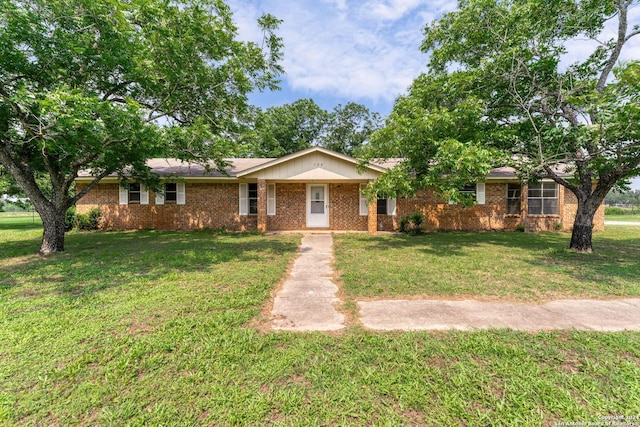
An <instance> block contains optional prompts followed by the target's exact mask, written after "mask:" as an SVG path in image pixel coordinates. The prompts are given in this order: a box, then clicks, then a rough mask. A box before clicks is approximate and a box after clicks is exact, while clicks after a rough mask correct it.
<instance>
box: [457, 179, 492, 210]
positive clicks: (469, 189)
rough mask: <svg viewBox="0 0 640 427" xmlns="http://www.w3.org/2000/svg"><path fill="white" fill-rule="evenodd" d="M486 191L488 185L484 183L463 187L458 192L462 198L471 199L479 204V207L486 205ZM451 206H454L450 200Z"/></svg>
mask: <svg viewBox="0 0 640 427" xmlns="http://www.w3.org/2000/svg"><path fill="white" fill-rule="evenodd" d="M485 190H486V185H485V183H484V182H478V183H477V184H467V185H465V186H464V187H462V188H461V189H460V190H458V192H460V195H461V196H462V197H471V200H473V201H474V202H477V203H478V204H479V205H484V203H485ZM449 204H450V205H453V204H454V202H453V200H449Z"/></svg>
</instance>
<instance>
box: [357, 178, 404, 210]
mask: <svg viewBox="0 0 640 427" xmlns="http://www.w3.org/2000/svg"><path fill="white" fill-rule="evenodd" d="M365 188H367V184H360V215H362V216H366V215H369V201H368V200H367V198H366V197H365V196H364V194H362V191H363V190H364V189H365ZM376 214H378V215H395V214H396V199H387V198H379V199H378V200H377V202H376Z"/></svg>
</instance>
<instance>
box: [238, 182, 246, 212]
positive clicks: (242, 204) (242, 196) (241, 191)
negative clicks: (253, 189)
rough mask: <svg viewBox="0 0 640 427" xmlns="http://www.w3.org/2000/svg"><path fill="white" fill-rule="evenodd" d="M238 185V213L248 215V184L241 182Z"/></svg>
mask: <svg viewBox="0 0 640 427" xmlns="http://www.w3.org/2000/svg"><path fill="white" fill-rule="evenodd" d="M238 187H239V188H238V196H239V200H238V204H239V208H240V212H239V213H240V215H242V216H245V215H249V199H248V196H249V186H248V185H247V184H246V183H244V182H242V183H240V184H238Z"/></svg>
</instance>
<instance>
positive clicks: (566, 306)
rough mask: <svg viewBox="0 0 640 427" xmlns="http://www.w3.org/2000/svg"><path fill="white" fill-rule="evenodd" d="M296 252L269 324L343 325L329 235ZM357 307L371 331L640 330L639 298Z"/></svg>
mask: <svg viewBox="0 0 640 427" xmlns="http://www.w3.org/2000/svg"><path fill="white" fill-rule="evenodd" d="M298 253H299V255H298V258H296V260H295V261H294V264H293V268H292V270H291V272H290V275H289V277H288V278H287V279H286V280H285V282H284V284H283V287H282V289H281V290H280V291H279V292H278V293H277V294H276V296H275V299H274V302H273V309H272V312H271V320H270V321H271V327H272V328H273V329H277V330H287V331H336V330H340V329H343V328H344V327H345V326H346V321H345V317H344V315H343V314H341V313H340V312H338V311H337V310H336V307H335V305H336V303H339V302H340V300H339V299H338V297H337V296H336V295H337V292H338V287H337V286H336V284H335V283H334V282H333V280H332V279H333V274H334V272H333V268H332V267H331V261H332V259H333V237H332V236H331V234H312V235H307V236H304V237H303V238H302V244H301V246H300V248H299V249H298ZM380 268H384V266H380ZM358 308H359V313H358V314H359V318H360V322H361V323H362V325H363V326H364V327H365V328H368V329H374V330H405V331H420V330H448V329H458V330H476V329H489V328H510V329H514V330H523V331H541V330H552V329H582V330H594V331H607V332H612V331H622V330H633V331H638V330H640V299H624V300H613V301H599V300H558V301H552V302H550V303H547V304H544V305H529V304H516V303H504V302H480V301H475V300H465V301H443V300H379V301H360V302H358Z"/></svg>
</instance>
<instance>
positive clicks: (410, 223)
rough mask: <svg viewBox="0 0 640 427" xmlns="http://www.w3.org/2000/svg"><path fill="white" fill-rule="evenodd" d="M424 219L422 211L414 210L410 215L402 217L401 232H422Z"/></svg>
mask: <svg viewBox="0 0 640 427" xmlns="http://www.w3.org/2000/svg"><path fill="white" fill-rule="evenodd" d="M423 221H424V215H422V212H414V213H412V214H409V215H405V216H403V217H402V219H400V232H402V233H408V234H420V233H421V232H422V230H421V228H420V227H422V222H423Z"/></svg>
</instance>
